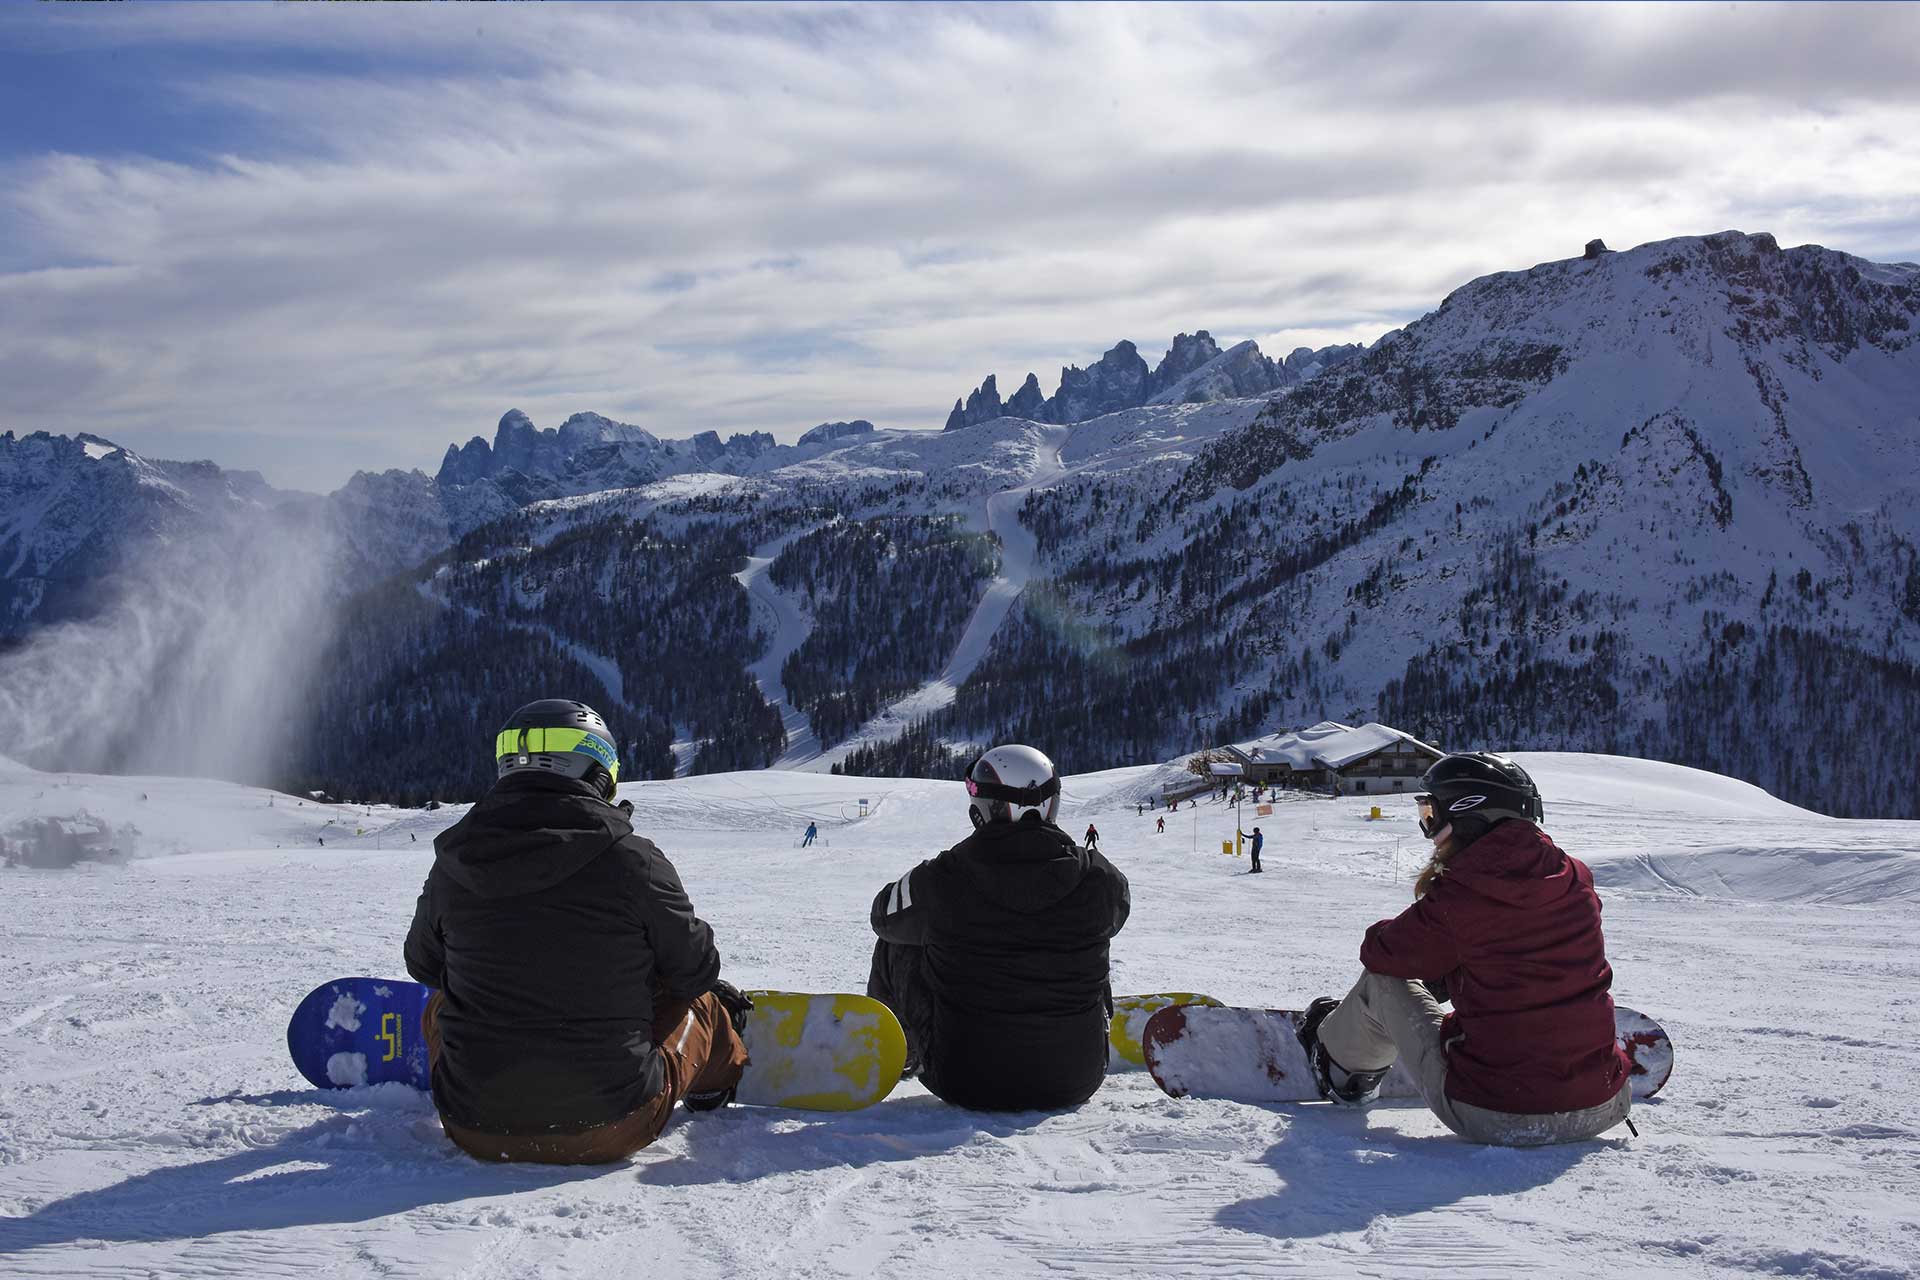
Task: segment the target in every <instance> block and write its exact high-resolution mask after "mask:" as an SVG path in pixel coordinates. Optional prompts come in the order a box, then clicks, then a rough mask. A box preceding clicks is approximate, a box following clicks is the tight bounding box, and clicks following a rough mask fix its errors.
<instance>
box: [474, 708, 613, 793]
mask: <svg viewBox="0 0 1920 1280" xmlns="http://www.w3.org/2000/svg"><path fill="white" fill-rule="evenodd" d="M613 741H614V740H613V730H611V729H609V728H607V722H606V721H605V720H602V719H601V718H600V713H599V712H598V711H595V710H594V709H593V708H592V707H590V706H588V705H587V704H586V703H584V702H572V701H569V700H568V699H566V698H542V699H540V701H538V702H529V703H528V704H527V705H526V706H524V707H522V708H520V709H519V710H518V711H516V712H514V713H513V714H512V715H511V716H509V717H508V718H507V723H506V724H505V725H504V726H503V727H502V728H501V730H500V732H499V734H498V735H497V736H496V737H495V738H494V747H493V754H494V763H495V765H496V766H497V768H498V771H499V772H498V774H497V776H499V777H502V778H504V777H506V776H507V775H508V774H510V773H556V774H559V775H560V776H561V777H563V778H579V779H581V780H583V781H585V782H589V783H591V784H593V786H594V788H595V789H596V790H598V791H599V792H600V794H601V795H602V796H603V797H604V798H606V799H607V800H612V799H613V789H614V787H615V785H617V784H618V782H619V781H620V753H619V751H618V750H617V749H616V748H615V747H614V745H613Z"/></svg>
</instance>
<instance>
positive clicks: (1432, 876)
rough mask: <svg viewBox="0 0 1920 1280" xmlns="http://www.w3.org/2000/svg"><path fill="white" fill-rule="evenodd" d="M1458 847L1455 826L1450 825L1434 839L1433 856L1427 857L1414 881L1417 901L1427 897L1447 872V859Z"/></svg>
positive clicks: (1414, 893)
mask: <svg viewBox="0 0 1920 1280" xmlns="http://www.w3.org/2000/svg"><path fill="white" fill-rule="evenodd" d="M1457 847H1458V844H1457V842H1456V841H1455V840H1454V838H1453V828H1452V827H1448V828H1446V829H1445V830H1443V831H1442V832H1441V833H1440V836H1439V839H1437V840H1435V841H1434V844H1433V856H1432V857H1431V858H1429V859H1427V865H1426V866H1424V867H1422V868H1420V874H1419V876H1418V877H1416V878H1415V880H1414V882H1413V896H1414V899H1415V900H1416V901H1418V900H1419V899H1421V898H1424V897H1426V896H1427V891H1428V890H1430V889H1432V888H1433V886H1434V883H1435V882H1436V881H1438V880H1439V879H1440V877H1441V876H1443V875H1445V874H1447V859H1448V858H1451V857H1452V856H1453V851H1454V849H1455V848H1457Z"/></svg>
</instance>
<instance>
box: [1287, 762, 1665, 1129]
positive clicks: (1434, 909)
mask: <svg viewBox="0 0 1920 1280" xmlns="http://www.w3.org/2000/svg"><path fill="white" fill-rule="evenodd" d="M1421 781H1422V784H1423V785H1424V786H1425V787H1426V788H1427V791H1428V794H1424V795H1421V796H1418V797H1416V799H1417V801H1418V802H1419V805H1420V830H1421V832H1422V833H1423V834H1424V835H1425V836H1426V837H1427V838H1428V839H1430V840H1432V841H1433V859H1432V861H1430V862H1429V863H1428V864H1427V866H1426V869H1425V870H1424V871H1422V872H1421V874H1420V879H1419V881H1418V883H1417V884H1416V885H1415V887H1414V903H1413V905H1412V906H1411V907H1408V908H1407V909H1406V910H1405V911H1403V912H1401V913H1400V914H1399V915H1398V916H1396V917H1394V918H1393V919H1391V920H1382V921H1380V922H1379V923H1378V924H1376V925H1374V926H1373V927H1372V928H1370V929H1368V930H1367V936H1366V941H1365V942H1363V943H1362V944H1361V947H1360V963H1361V965H1362V966H1363V967H1364V968H1365V969H1366V972H1365V973H1364V974H1362V975H1361V977H1360V981H1359V982H1357V983H1355V984H1354V987H1353V990H1352V991H1350V992H1349V993H1348V994H1347V997H1346V999H1344V1000H1334V999H1332V998H1331V997H1322V998H1321V999H1318V1000H1315V1001H1314V1002H1313V1003H1312V1004H1311V1005H1309V1006H1308V1008H1307V1014H1306V1017H1305V1018H1304V1019H1303V1021H1302V1025H1301V1028H1300V1042H1301V1044H1302V1045H1303V1046H1305V1048H1306V1050H1307V1054H1308V1057H1309V1059H1310V1060H1311V1061H1312V1063H1313V1070H1314V1078H1315V1081H1316V1083H1318V1085H1319V1086H1320V1092H1321V1094H1322V1095H1323V1096H1325V1097H1327V1098H1329V1099H1331V1100H1332V1101H1334V1102H1338V1103H1343V1104H1346V1105H1349V1106H1364V1105H1366V1104H1367V1103H1369V1102H1372V1101H1373V1100H1374V1099H1375V1098H1377V1097H1378V1096H1379V1094H1380V1081H1381V1079H1382V1078H1383V1077H1384V1076H1385V1075H1386V1073H1387V1071H1388V1070H1389V1069H1390V1068H1391V1067H1392V1066H1393V1064H1394V1062H1395V1061H1396V1060H1404V1061H1405V1063H1406V1065H1407V1068H1408V1070H1409V1071H1410V1072H1411V1073H1412V1075H1413V1078H1414V1080H1415V1081H1416V1082H1417V1083H1418V1084H1419V1086H1420V1092H1421V1096H1422V1097H1423V1098H1424V1099H1425V1100H1426V1103H1427V1105H1428V1106H1429V1107H1431V1108H1432V1109H1433V1112H1434V1114H1435V1115H1437V1116H1439V1117H1440V1119H1441V1120H1442V1121H1444V1122H1445V1123H1446V1126H1447V1127H1448V1128H1449V1129H1452V1130H1453V1131H1454V1132H1455V1133H1457V1134H1459V1135H1460V1136H1461V1137H1463V1138H1466V1139H1467V1140H1468V1141H1470V1142H1485V1143H1491V1144H1494V1145H1498V1146H1515V1147H1524V1146H1540V1145H1544V1144H1547V1143H1555V1142H1577V1141H1579V1140H1581V1139H1584V1138H1591V1137H1593V1136H1594V1135H1595V1134H1598V1133H1602V1132H1604V1131H1605V1130H1608V1129H1611V1128H1613V1127H1614V1126H1615V1125H1617V1124H1619V1123H1621V1122H1622V1121H1624V1120H1625V1119H1626V1118H1627V1109H1628V1105H1629V1103H1630V1101H1631V1099H1632V1090H1631V1086H1630V1085H1629V1083H1628V1080H1627V1071H1628V1063H1627V1059H1626V1056H1625V1055H1624V1054H1623V1053H1622V1052H1621V1051H1620V1049H1619V1047H1618V1045H1617V1044H1616V1043H1615V1042H1614V1028H1613V997H1612V996H1611V995H1610V994H1609V993H1608V992H1609V988H1611V986H1612V985H1613V970H1612V969H1611V968H1610V967H1609V966H1608V965H1607V950H1606V942H1605V940H1604V939H1603V938H1602V936H1601V932H1600V899H1599V896H1598V895H1597V894H1595V892H1594V889H1593V875H1592V873H1591V872H1589V871H1588V870H1587V868H1586V865H1585V864H1584V863H1582V862H1581V861H1580V860H1579V859H1577V858H1573V857H1569V856H1568V855H1567V854H1565V853H1563V852H1561V850H1560V849H1559V847H1558V846H1556V845H1555V844H1554V843H1553V841H1552V840H1551V839H1549V838H1548V837H1547V834H1546V833H1545V832H1544V831H1542V830H1540V827H1539V826H1538V823H1539V822H1540V820H1541V818H1542V817H1543V816H1544V812H1543V809H1542V806H1541V803H1540V791H1539V789H1538V788H1537V787H1535V786H1534V784H1533V779H1532V778H1530V777H1528V776H1527V772H1526V770H1524V769H1522V768H1521V767H1520V766H1519V765H1517V764H1515V763H1514V762H1513V761H1511V760H1509V759H1507V758H1506V757H1504V756H1497V755H1493V754H1490V753H1487V752H1472V753H1468V754H1462V755H1450V756H1447V757H1446V758H1445V759H1442V760H1439V761H1437V762H1435V764H1434V765H1433V767H1432V768H1431V769H1429V770H1428V771H1427V773H1426V776H1425V777H1424V778H1423V779H1422V780H1421ZM1436 991H1438V992H1439V993H1440V994H1439V997H1438V998H1436ZM1448 996H1451V998H1452V1001H1453V1012H1452V1013H1447V1014H1443V1013H1442V1012H1441V1009H1440V1000H1442V999H1445V998H1447V997H1448Z"/></svg>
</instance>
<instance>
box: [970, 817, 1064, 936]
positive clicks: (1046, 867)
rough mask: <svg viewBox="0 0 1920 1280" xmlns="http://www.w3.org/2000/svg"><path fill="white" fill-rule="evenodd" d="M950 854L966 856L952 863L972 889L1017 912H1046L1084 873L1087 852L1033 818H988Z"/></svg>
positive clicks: (1056, 828) (1049, 823)
mask: <svg viewBox="0 0 1920 1280" xmlns="http://www.w3.org/2000/svg"><path fill="white" fill-rule="evenodd" d="M955 852H956V853H964V854H965V855H966V856H962V857H960V858H958V859H957V860H956V862H957V865H958V866H959V868H960V870H961V872H962V874H964V875H965V876H966V878H967V880H968V882H969V883H970V884H971V885H972V886H973V889H974V891H975V892H976V893H978V894H979V895H980V896H981V897H983V898H985V899H987V900H988V901H989V902H997V903H999V904H1000V905H1001V906H1003V907H1006V908H1007V909H1008V910H1010V911H1018V912H1021V913H1022V914H1028V915H1031V914H1033V913H1035V912H1040V911H1045V910H1047V909H1048V908H1049V907H1052V906H1053V905H1054V904H1055V903H1057V902H1059V901H1060V900H1061V899H1062V898H1064V897H1066V896H1067V895H1068V894H1070V893H1072V892H1073V891H1074V890H1075V889H1077V888H1079V887H1080V882H1081V881H1082V880H1084V879H1085V878H1086V875H1087V851H1086V850H1085V849H1083V848H1081V847H1080V846H1079V845H1078V844H1076V843H1075V842H1074V839H1073V837H1072V836H1070V835H1068V834H1067V833H1066V832H1064V831H1062V830H1061V829H1060V828H1059V827H1057V826H1055V825H1054V824H1053V823H1051V822H1045V821H1042V820H1040V819H1038V818H1022V819H1020V820H1019V821H1018V822H989V823H987V824H986V825H985V826H983V827H980V828H978V829H976V830H975V831H974V833H973V834H972V835H971V836H968V837H967V838H966V840H964V841H962V842H961V845H960V846H959V847H958V848H956V849H955Z"/></svg>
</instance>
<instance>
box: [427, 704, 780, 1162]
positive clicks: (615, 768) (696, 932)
mask: <svg viewBox="0 0 1920 1280" xmlns="http://www.w3.org/2000/svg"><path fill="white" fill-rule="evenodd" d="M614 741H615V739H614V736H613V733H612V731H611V730H609V729H608V728H607V725H606V722H605V721H604V720H602V719H601V718H600V716H599V714H598V713H597V712H595V711H594V710H593V708H592V707H589V706H587V705H586V704H585V703H581V702H570V701H566V700H563V699H558V698H549V699H545V700H543V701H540V702H534V703H529V704H528V705H527V706H524V707H522V708H521V709H520V710H519V711H517V712H515V713H514V715H513V717H512V719H510V720H508V721H507V723H506V726H505V727H504V728H503V729H502V730H501V731H500V733H499V735H498V737H497V739H496V742H495V746H494V756H495V765H496V769H497V772H498V780H497V781H496V782H495V783H494V786H493V790H491V791H489V792H488V793H487V794H486V796H485V797H483V798H482V799H481V800H480V802H479V803H478V804H476V805H474V806H473V808H472V809H471V810H470V811H469V812H468V813H467V816H466V817H464V818H462V819H461V820H460V821H459V822H458V823H456V824H454V825H453V826H452V827H450V828H448V829H447V830H446V831H444V832H442V833H441V834H440V835H439V836H438V837H436V838H435V840H434V842H433V843H434V864H433V869H432V871H430V872H429V873H428V874H427V882H426V886H425V887H424V888H423V889H422V890H421V891H420V902H419V905H418V907H417V908H416V910H415V912H414V917H413V928H412V930H411V931H409V933H408V934H407V942H406V961H407V971H408V972H409V973H411V974H412V975H413V976H414V978H415V979H417V980H418V981H420V982H422V983H425V984H426V985H427V986H430V987H433V988H434V989H435V990H434V994H433V996H432V998H431V999H429V1000H428V1002H427V1008H426V1013H425V1016H424V1017H423V1019H422V1022H421V1038H422V1039H423V1040H424V1041H425V1042H426V1045H427V1056H428V1061H429V1063H430V1064H431V1070H432V1079H433V1100H434V1105H435V1107H436V1108H437V1109H438V1110H439V1112H440V1120H441V1123H442V1125H443V1126H444V1127H445V1129H446V1132H447V1136H448V1137H449V1138H451V1139H452V1140H453V1142H454V1143H455V1144H456V1145H457V1146H459V1147H461V1148H462V1149H463V1150H465V1151H467V1152H468V1153H469V1154H471V1155H474V1156H477V1157H479V1158H480V1159H482V1160H533V1161H541V1162H544V1163H549V1164H601V1163H605V1162H608V1161H612V1160H618V1159H620V1158H622V1157H624V1156H627V1155H630V1154H632V1153H633V1152H635V1151H638V1150H639V1149H640V1148H642V1147H645V1146H646V1145H647V1144H649V1143H650V1142H652V1141H653V1140H654V1139H655V1138H657V1137H659V1136H660V1133H661V1131H662V1130H663V1129H665V1128H666V1124H667V1119H668V1117H669V1116H670V1115H671V1114H672V1112H673V1104H674V1103H676V1102H680V1101H683V1100H684V1101H685V1103H686V1105H687V1107H688V1109H690V1110H711V1109H713V1108H715V1107H720V1106H724V1105H726V1104H727V1103H728V1102H729V1101H731V1100H732V1098H733V1093H734V1086H735V1085H736V1084H737V1083H738V1082H739V1080H740V1076H741V1072H742V1071H743V1070H744V1068H745V1067H746V1062H747V1051H746V1047H745V1045H744V1043H743V1042H742V1040H741V1036H740V1033H741V1031H742V1029H743V1028H744V1026H745V1021H746V1014H747V1011H748V1010H749V1009H751V1008H752V1007H753V1006H752V1003H751V1002H750V1001H748V1000H747V999H746V997H744V996H742V995H741V994H740V993H739V992H738V991H737V990H735V989H734V988H733V987H732V986H731V985H729V984H728V983H725V982H722V981H721V980H720V953H719V951H718V950H716V949H715V948H714V944H713V931H712V930H711V929H709V928H708V927H707V926H706V924H705V923H704V922H702V921H701V919H700V918H699V917H698V916H696V915H695V914H694V913H693V904H692V903H691V902H689V901H688V900H687V893H686V890H685V889H683V888H682V887H681V885H680V877H679V875H678V873H676V872H675V871H674V869H673V864H672V863H670V862H668V861H667V859H666V856H665V855H664V854H662V853H661V852H660V850H659V849H657V848H655V847H654V846H653V844H652V842H650V841H648V840H645V839H642V838H641V837H640V836H638V835H635V834H634V831H633V827H632V825H631V824H630V823H629V822H628V820H627V819H628V813H629V812H630V811H623V810H622V809H621V808H619V807H617V806H615V805H614V803H613V795H614V785H615V782H616V781H617V779H618V777H619V768H620V758H619V755H618V753H617V752H616V751H615V749H614Z"/></svg>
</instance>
